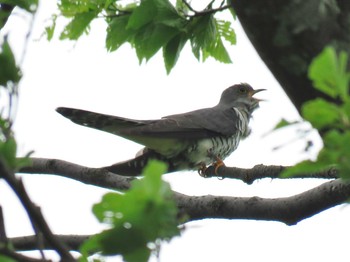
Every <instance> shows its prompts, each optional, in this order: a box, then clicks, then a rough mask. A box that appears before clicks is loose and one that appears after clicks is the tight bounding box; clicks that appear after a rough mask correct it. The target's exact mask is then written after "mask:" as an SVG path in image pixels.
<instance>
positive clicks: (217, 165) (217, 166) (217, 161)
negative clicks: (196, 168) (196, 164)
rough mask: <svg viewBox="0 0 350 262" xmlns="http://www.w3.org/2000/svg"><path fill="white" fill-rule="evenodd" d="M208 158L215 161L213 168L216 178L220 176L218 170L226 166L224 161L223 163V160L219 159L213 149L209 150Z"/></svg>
mask: <svg viewBox="0 0 350 262" xmlns="http://www.w3.org/2000/svg"><path fill="white" fill-rule="evenodd" d="M208 156H209V157H210V158H212V159H213V160H215V162H214V163H213V164H212V166H213V167H214V174H215V175H216V176H219V175H218V170H219V167H221V166H225V163H224V161H222V159H221V158H220V157H218V156H217V155H216V154H214V153H213V150H212V149H209V150H208Z"/></svg>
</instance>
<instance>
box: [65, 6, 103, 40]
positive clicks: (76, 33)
mask: <svg viewBox="0 0 350 262" xmlns="http://www.w3.org/2000/svg"><path fill="white" fill-rule="evenodd" d="M97 14H98V13H97V12H96V11H90V12H85V13H80V14H76V15H75V16H74V18H73V19H72V20H71V21H70V22H69V24H68V25H66V27H65V28H64V30H63V32H62V34H61V36H60V39H61V40H63V39H70V40H77V39H78V38H79V37H80V36H81V35H82V34H83V33H84V32H87V31H88V29H89V25H90V22H91V21H92V20H93V19H94V18H95V17H96V16H97Z"/></svg>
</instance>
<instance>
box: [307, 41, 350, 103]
mask: <svg viewBox="0 0 350 262" xmlns="http://www.w3.org/2000/svg"><path fill="white" fill-rule="evenodd" d="M346 65H347V54H346V53H344V52H341V53H340V55H339V58H338V56H337V53H336V51H335V49H334V48H332V47H326V48H325V49H324V50H323V51H322V52H321V54H319V55H318V56H317V57H316V58H314V59H313V61H312V62H311V65H310V67H309V73H308V74H309V78H310V79H311V80H312V81H313V84H314V87H315V88H317V89H318V90H320V91H321V92H323V93H325V94H327V95H329V96H331V97H333V98H335V97H337V96H340V97H341V98H342V99H343V100H344V99H347V97H348V88H349V73H347V72H346Z"/></svg>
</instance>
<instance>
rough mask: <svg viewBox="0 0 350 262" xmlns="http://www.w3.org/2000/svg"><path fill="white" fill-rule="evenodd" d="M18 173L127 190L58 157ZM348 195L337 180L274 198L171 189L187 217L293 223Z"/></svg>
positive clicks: (243, 174)
mask: <svg viewBox="0 0 350 262" xmlns="http://www.w3.org/2000/svg"><path fill="white" fill-rule="evenodd" d="M282 169H283V167H276V166H262V165H258V166H255V167H254V168H253V169H238V168H228V167H225V168H224V167H221V168H219V170H218V172H219V175H220V176H223V177H233V178H237V179H242V180H243V181H246V182H248V183H251V182H252V181H253V180H254V179H257V178H263V177H269V178H276V177H278V174H279V173H280V172H281V171H282ZM21 172H30V173H42V174H46V173H49V174H58V175H61V176H65V177H69V178H73V179H75V180H78V181H81V182H83V183H86V184H92V185H96V186H102V187H106V188H116V189H127V188H129V186H130V184H129V182H130V180H129V178H127V177H122V176H119V175H116V174H112V173H109V172H107V171H105V170H103V169H95V168H87V167H83V166H79V165H75V164H72V163H69V162H66V161H62V160H53V159H38V158H34V159H33V166H32V167H30V168H29V167H28V168H24V169H22V170H21ZM225 172H227V173H225ZM226 174H227V176H226ZM300 177H302V176H300ZM305 177H307V176H305ZM313 177H317V178H319V177H322V178H335V177H336V171H335V170H332V169H331V170H328V171H326V172H324V173H320V174H313ZM349 197H350V186H349V184H348V183H345V182H343V181H342V180H340V179H336V180H333V181H330V182H327V183H324V184H322V185H321V186H318V187H315V188H313V189H311V190H309V191H306V192H304V193H301V194H299V195H295V196H291V197H287V198H276V199H262V198H259V197H250V198H247V197H246V198H244V197H222V196H187V195H183V194H180V193H177V192H175V199H176V201H177V203H178V207H179V208H180V211H181V213H186V214H188V215H189V217H190V220H198V219H205V218H226V219H238V218H239V219H257V220H274V221H281V222H284V223H286V224H295V223H297V222H298V221H301V220H303V219H305V218H307V217H310V216H312V215H315V214H317V213H319V212H321V211H323V210H325V209H328V208H331V207H333V206H336V205H339V204H341V203H344V202H345V201H347V199H348V198H349Z"/></svg>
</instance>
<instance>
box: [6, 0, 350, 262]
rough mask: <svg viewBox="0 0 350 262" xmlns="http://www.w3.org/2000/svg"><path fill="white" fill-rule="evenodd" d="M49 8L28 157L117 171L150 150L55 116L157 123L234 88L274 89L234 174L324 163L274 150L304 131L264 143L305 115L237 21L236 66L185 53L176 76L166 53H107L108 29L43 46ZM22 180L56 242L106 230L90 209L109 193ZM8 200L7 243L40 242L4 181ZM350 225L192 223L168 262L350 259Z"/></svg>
mask: <svg viewBox="0 0 350 262" xmlns="http://www.w3.org/2000/svg"><path fill="white" fill-rule="evenodd" d="M41 4H42V5H43V6H42V9H40V12H39V13H38V15H37V18H36V23H35V27H34V30H33V33H32V38H31V39H30V40H29V45H28V48H27V52H26V56H25V60H24V63H23V65H22V68H23V72H24V77H23V79H22V81H21V89H20V100H19V106H18V114H17V118H16V122H15V131H16V137H17V139H18V142H19V151H20V154H22V155H23V154H25V153H26V152H28V151H30V150H34V151H35V154H34V156H36V157H48V158H50V157H51V158H59V159H63V160H68V161H71V162H74V163H78V164H82V165H86V166H91V167H99V166H103V165H110V164H112V163H115V162H118V161H122V160H125V159H129V158H131V157H133V156H134V155H135V153H136V152H137V151H138V150H139V149H140V148H141V146H140V145H137V144H135V143H133V142H130V141H128V140H125V139H123V138H119V137H116V136H113V135H110V134H107V133H102V132H99V131H95V130H92V129H88V128H85V127H81V126H78V125H75V124H73V123H71V122H70V121H68V120H66V119H64V118H63V117H61V116H60V115H59V114H57V113H56V112H55V108H56V107H58V106H71V107H76V108H82V109H87V110H91V111H96V112H101V113H107V114H113V115H119V116H124V117H130V118H138V119H148V118H153V119H154V118H159V117H161V116H164V115H169V114H174V113H182V112H186V111H189V110H194V109H198V108H202V107H209V106H212V105H215V104H216V103H217V102H218V99H219V97H220V95H221V92H222V91H223V90H224V89H225V88H227V87H228V86H230V85H232V84H235V83H239V82H248V83H250V84H251V85H252V86H253V87H254V88H256V89H258V88H266V89H268V91H266V92H264V94H263V93H260V94H259V97H260V98H266V99H268V101H267V102H264V103H262V104H261V107H260V109H258V110H257V111H256V112H255V113H254V119H253V120H252V122H251V127H252V129H253V133H252V135H251V136H250V137H249V138H248V139H247V140H245V141H243V142H241V144H240V146H239V148H238V149H237V150H236V151H235V152H234V153H233V154H232V155H231V156H230V157H229V158H227V159H226V161H225V163H226V165H228V166H237V167H253V166H254V165H256V164H275V165H292V164H294V163H296V162H297V161H299V160H301V159H305V158H307V157H313V156H314V153H315V151H316V149H314V150H313V153H312V154H306V153H304V152H303V147H304V143H303V142H301V141H299V142H295V143H292V144H289V145H288V146H286V147H284V148H282V149H281V150H278V151H273V150H272V149H273V148H274V147H275V146H278V145H280V144H283V143H285V142H288V141H289V140H293V138H294V137H296V133H295V130H294V129H290V130H285V131H280V132H276V133H274V134H271V135H269V136H264V137H263V134H265V133H266V132H268V131H269V130H271V129H272V127H273V126H274V125H275V124H276V123H277V122H278V121H279V120H280V119H281V118H287V119H289V120H293V119H297V118H298V115H297V113H296V111H295V109H294V108H293V106H292V105H291V103H290V102H289V100H288V98H287V97H286V96H285V95H284V93H283V91H282V89H281V88H280V86H279V84H278V83H277V82H276V80H275V79H274V78H273V76H272V75H271V73H270V72H269V71H268V69H267V68H266V67H265V65H264V64H263V63H262V62H261V60H260V58H259V57H258V56H257V54H256V52H255V51H254V49H253V48H252V46H251V44H250V43H249V41H248V40H247V38H246V36H245V35H244V33H243V31H242V29H241V27H240V25H239V23H238V22H235V23H234V28H235V30H236V33H237V39H238V44H237V45H236V46H233V47H229V53H230V54H231V57H232V60H233V61H234V63H233V64H231V65H225V64H220V63H218V62H215V61H213V60H212V59H209V60H208V62H206V63H204V64H203V63H198V62H197V61H196V60H195V58H194V57H193V55H192V54H191V52H190V48H189V46H186V47H185V49H184V51H183V53H182V54H181V57H180V59H179V61H178V64H177V65H176V67H175V68H174V69H173V71H172V73H171V74H170V75H169V76H167V75H166V72H165V68H164V66H163V61H162V56H161V53H159V54H157V55H156V57H154V58H152V59H151V61H149V62H148V63H147V64H143V65H142V66H139V65H138V61H137V58H136V55H135V53H134V51H133V50H130V47H129V46H123V47H122V48H121V49H120V50H119V51H117V52H114V53H107V52H106V50H105V48H104V39H105V33H104V31H105V29H104V27H103V26H104V24H103V21H102V20H101V21H99V22H97V23H94V25H93V27H92V30H91V33H90V35H89V36H87V37H83V38H82V39H81V40H79V41H78V42H77V43H72V42H68V41H65V42H60V41H57V40H54V41H52V42H50V43H48V42H47V41H46V40H45V39H39V38H40V35H41V33H42V32H43V28H44V25H46V24H45V19H48V18H49V16H50V15H51V14H52V13H53V12H54V10H55V9H54V8H55V3H54V1H50V2H49V1H41ZM44 5H45V6H44ZM27 22H28V20H26V19H25V18H23V17H22V16H17V17H16V18H15V19H12V20H11V21H10V22H9V24H8V26H7V28H6V31H10V41H11V44H12V45H13V46H14V47H15V51H16V54H17V55H18V56H19V55H20V53H21V50H22V49H23V46H22V43H23V41H24V36H25V33H26V30H27V27H26V25H27ZM56 38H57V37H56ZM315 140H316V144H319V143H317V139H315ZM23 177H24V182H25V185H26V187H27V189H28V191H29V193H30V196H31V197H32V199H33V200H34V201H35V202H36V203H37V204H38V205H40V206H41V208H42V211H43V213H44V215H45V217H46V218H47V220H48V222H49V224H50V226H51V227H52V229H53V230H54V232H56V233H59V234H89V233H95V232H98V231H99V230H100V229H101V228H102V227H101V225H99V224H98V223H97V221H96V220H95V218H94V217H93V215H92V213H91V206H92V204H93V203H96V202H98V201H99V200H100V198H101V195H102V194H103V193H104V192H106V190H104V189H99V188H96V187H93V186H87V185H84V184H81V183H78V182H74V181H71V180H69V179H65V178H60V177H54V176H42V175H23ZM164 179H166V180H167V181H169V182H170V184H171V186H172V188H173V189H174V190H176V191H179V192H182V193H185V194H189V195H207V194H211V195H227V196H259V197H283V196H290V195H294V194H297V193H300V192H303V191H305V190H307V189H309V188H312V187H314V186H316V185H319V184H321V183H323V182H324V181H319V180H293V181H278V180H274V181H272V180H270V179H264V180H261V181H256V182H255V183H254V184H253V185H249V186H248V185H245V184H244V183H243V182H241V181H236V180H228V179H225V180H219V179H216V178H212V179H204V178H202V177H200V176H199V175H197V173H196V172H182V173H174V174H167V175H165V176H164ZM0 192H1V197H0V204H1V205H2V206H3V209H4V213H5V220H6V221H5V222H6V229H7V233H8V235H9V236H20V235H26V234H32V230H31V228H30V224H29V222H28V219H27V217H26V215H25V213H24V211H23V209H22V208H21V206H20V205H19V203H18V201H17V200H16V198H15V197H14V196H13V194H12V193H11V192H10V190H9V189H8V187H7V186H6V185H5V184H4V183H3V182H2V181H1V182H0ZM349 218H350V210H349V208H348V207H347V206H339V207H335V208H333V209H331V210H328V211H326V212H323V213H321V214H319V215H316V216H315V217H312V218H310V219H307V220H305V221H302V222H301V223H299V224H298V225H296V226H290V227H289V226H286V225H284V224H282V223H278V222H265V221H245V220H203V221H198V222H192V223H188V224H187V225H186V230H185V231H184V232H183V234H182V236H181V237H180V238H176V239H174V240H172V241H171V243H170V244H166V245H164V246H163V248H162V251H161V254H160V261H167V262H169V261H203V262H206V261H256V260H263V261H270V262H272V261H281V260H283V261H308V260H309V261H330V260H331V261H348V251H347V249H348V245H347V243H346V241H344V240H341V239H344V238H345V237H347V236H348V235H349V234H350V228H349V226H348V223H347V222H348V221H347V220H348V219H349ZM111 261H115V259H112V260H111ZM117 261H119V260H118V259H117ZM154 261H155V259H154Z"/></svg>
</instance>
